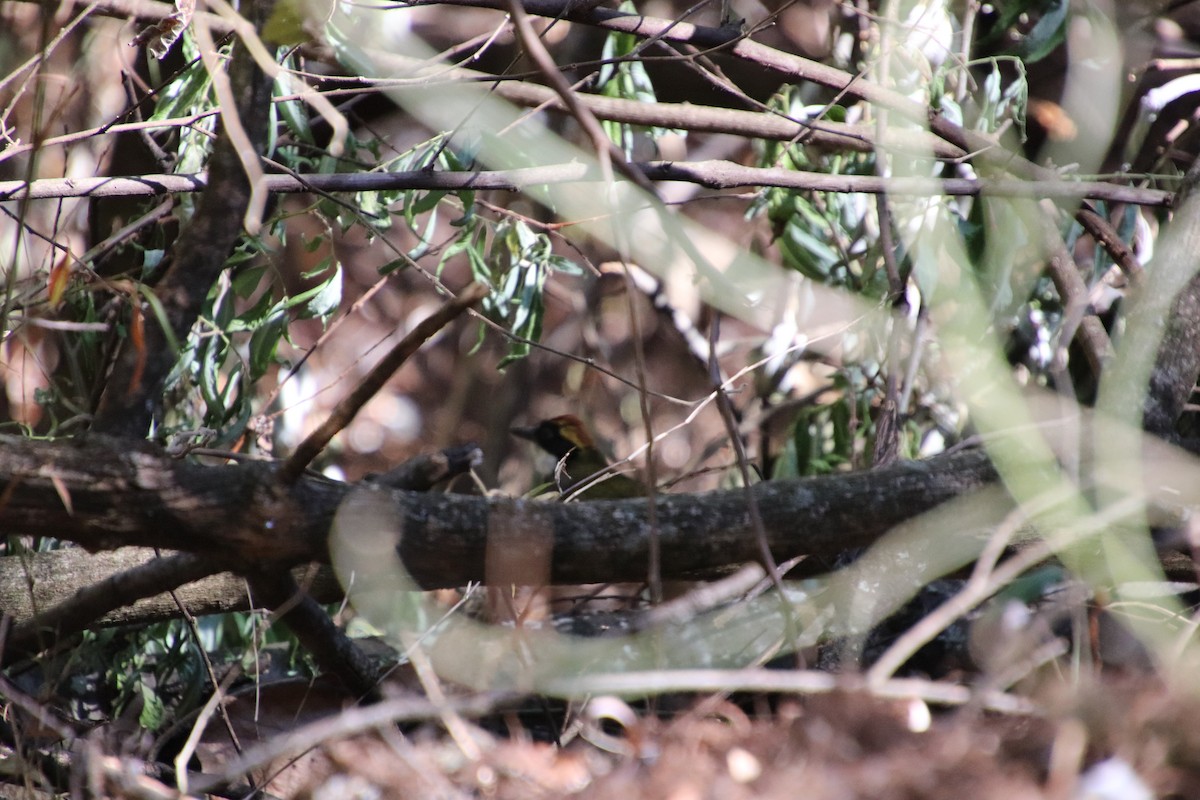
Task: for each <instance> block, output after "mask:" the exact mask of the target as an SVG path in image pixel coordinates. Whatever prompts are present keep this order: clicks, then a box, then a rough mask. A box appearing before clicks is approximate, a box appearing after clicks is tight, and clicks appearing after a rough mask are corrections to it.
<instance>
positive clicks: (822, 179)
mask: <svg viewBox="0 0 1200 800" xmlns="http://www.w3.org/2000/svg"><path fill="white" fill-rule="evenodd" d="M631 166H633V167H634V168H636V169H638V170H639V171H641V172H642V174H644V175H645V177H646V178H648V179H650V180H654V181H680V182H686V183H697V184H700V185H701V186H704V187H705V188H708V189H735V188H740V187H757V186H776V187H780V188H785V189H796V190H798V191H815V192H861V193H863V194H879V193H882V192H887V193H888V194H893V195H916V196H922V197H924V196H938V195H952V196H963V195H978V194H982V193H984V192H986V193H987V194H988V195H991V196H995V197H1028V198H1036V199H1042V198H1046V199H1050V200H1079V199H1084V198H1086V199H1093V200H1105V201H1108V202H1113V203H1130V204H1132V205H1141V206H1148V207H1162V208H1170V207H1172V206H1173V205H1174V193H1173V192H1168V191H1164V190H1162V189H1143V188H1139V187H1135V186H1122V185H1119V184H1114V183H1105V182H1103V181H1071V180H1052V181H1047V182H1040V183H1039V182H1031V181H1025V180H1014V179H1000V180H971V179H967V178H944V179H937V178H881V177H879V176H877V175H829V174H827V173H822V172H802V171H798V170H789V169H781V168H774V167H745V166H742V165H740V164H735V163H733V162H731V161H692V162H680V161H646V162H634V163H633V164H632V165H631ZM601 179H602V176H601V175H600V173H599V172H598V171H596V170H592V169H588V167H587V166H585V165H583V164H576V163H571V164H549V165H545V166H540V167H525V168H518V169H509V170H479V171H474V172H453V171H443V170H412V171H407V172H351V173H332V174H322V175H302V176H299V175H298V176H292V175H267V176H265V177H264V178H263V185H264V187H265V188H266V189H267V190H268V191H271V192H279V193H296V192H311V191H322V192H369V191H394V190H399V189H433V190H447V191H455V190H459V189H471V190H477V191H483V190H489V189H490V190H499V191H511V192H519V191H523V190H525V189H527V188H529V187H531V186H538V185H548V184H559V183H575V182H579V181H587V180H592V181H599V180H601ZM207 183H208V179H207V176H206V175H204V174H198V175H142V176H136V177H126V178H116V177H114V178H83V179H80V178H47V179H44V180H35V181H0V201H4V200H24V199H32V200H44V199H52V198H60V197H132V196H148V195H166V194H178V193H186V192H199V191H203V190H204V189H205V187H206V185H207Z"/></svg>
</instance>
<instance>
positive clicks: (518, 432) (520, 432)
mask: <svg viewBox="0 0 1200 800" xmlns="http://www.w3.org/2000/svg"><path fill="white" fill-rule="evenodd" d="M509 432H510V433H512V435H513V436H520V437H521V438H522V439H528V440H529V441H531V442H533V441H536V440H537V426H536V425H535V426H533V427H531V428H509Z"/></svg>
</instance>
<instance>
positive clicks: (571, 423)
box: [512, 414, 596, 459]
mask: <svg viewBox="0 0 1200 800" xmlns="http://www.w3.org/2000/svg"><path fill="white" fill-rule="evenodd" d="M512 432H513V434H514V435H516V436H520V437H521V438H522V439H528V440H529V441H531V442H534V443H536V444H537V445H538V446H539V447H541V448H542V449H543V450H545V451H546V452H547V453H549V454H550V455H552V456H554V457H555V458H560V459H561V458H565V457H566V456H567V454H568V453H570V452H571V451H572V450H575V451H585V450H595V449H596V443H595V442H594V441H593V440H592V436H591V434H589V433H588V431H587V428H585V427H584V425H583V422H581V421H580V419H579V417H577V416H575V415H574V414H563V415H562V416H559V417H552V418H551V419H546V420H542V421H541V422H539V423H538V424H537V425H534V426H532V427H528V428H513V429H512Z"/></svg>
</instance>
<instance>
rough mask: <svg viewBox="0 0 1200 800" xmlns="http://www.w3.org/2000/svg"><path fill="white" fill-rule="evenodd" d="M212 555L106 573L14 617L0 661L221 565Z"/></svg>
mask: <svg viewBox="0 0 1200 800" xmlns="http://www.w3.org/2000/svg"><path fill="white" fill-rule="evenodd" d="M222 569H223V568H222V567H221V566H220V565H219V564H217V563H216V562H214V561H213V560H212V559H211V558H208V557H206V556H203V555H199V554H196V553H177V554H175V555H172V556H168V557H166V558H157V559H154V560H153V561H150V562H147V563H145V564H142V565H140V566H137V567H133V568H131V569H127V570H125V571H123V572H119V573H117V574H115V575H110V576H109V577H107V578H105V579H104V580H102V581H99V582H97V583H94V584H92V585H91V586H87V587H85V588H83V589H80V590H79V591H78V592H76V593H75V595H74V596H73V597H71V598H70V599H68V600H65V601H63V602H61V603H59V604H57V605H55V606H53V607H51V608H48V609H46V610H44V611H39V612H38V613H37V615H36V616H34V617H33V618H32V619H28V620H25V621H24V622H19V623H17V624H16V625H14V626H13V628H12V631H11V633H10V634H9V638H8V643H7V647H6V648H5V652H4V654H3V657H4V660H5V661H12V660H13V659H15V658H18V657H22V656H24V655H27V654H29V653H31V652H33V651H35V650H39V649H42V646H41V645H39V640H40V639H41V638H42V637H43V636H45V635H47V634H48V635H49V636H50V637H51V638H53V639H55V640H57V639H61V638H63V637H66V636H70V635H71V634H74V633H78V632H79V631H82V630H85V629H86V628H88V627H90V626H92V625H93V624H94V623H95V622H96V620H98V619H100V618H101V617H103V616H104V615H105V614H108V613H109V612H111V611H114V610H116V609H118V608H121V607H122V606H127V605H133V603H135V602H137V601H138V600H141V599H142V598H145V597H153V596H155V595H157V594H161V593H163V592H166V591H170V590H172V589H175V588H176V587H179V586H182V585H184V584H185V583H191V582H193V581H198V580H200V579H201V578H205V577H208V576H209V575H214V574H216V573H218V572H221V571H222Z"/></svg>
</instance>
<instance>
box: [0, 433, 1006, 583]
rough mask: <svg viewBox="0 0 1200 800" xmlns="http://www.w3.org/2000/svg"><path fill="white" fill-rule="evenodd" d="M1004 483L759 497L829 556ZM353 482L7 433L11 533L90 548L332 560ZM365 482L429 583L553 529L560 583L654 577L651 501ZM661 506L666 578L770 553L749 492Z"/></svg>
mask: <svg viewBox="0 0 1200 800" xmlns="http://www.w3.org/2000/svg"><path fill="white" fill-rule="evenodd" d="M994 480H995V473H994V471H993V469H992V467H991V466H990V464H989V463H988V461H987V459H986V457H985V456H984V455H983V454H982V453H977V452H965V453H959V454H955V455H950V456H942V457H938V458H935V459H931V460H929V461H925V462H916V463H912V462H909V463H902V464H897V465H894V466H892V467H888V468H886V469H880V470H875V471H871V472H863V473H852V474H845V475H833V476H827V477H821V478H812V479H807V480H801V481H779V482H771V483H764V484H760V485H758V486H756V487H755V489H754V491H755V492H756V494H757V497H758V502H759V505H760V507H761V508H762V514H763V524H764V526H765V529H766V533H767V537H768V542H769V544H770V547H771V550H772V552H773V554H774V556H775V558H776V559H778V560H785V559H788V558H792V557H794V556H797V555H809V556H812V557H815V558H816V559H819V560H821V561H831V560H832V559H833V558H835V557H836V556H837V555H838V554H840V553H843V552H845V551H846V550H849V549H854V548H860V547H866V546H868V545H870V544H871V543H872V542H874V541H876V540H877V539H878V538H879V537H880V536H882V535H883V534H884V533H886V532H887V531H888V530H889V529H890V528H892V527H893V526H895V525H896V524H898V523H900V522H903V521H904V520H906V519H909V518H911V517H913V516H915V515H917V514H920V513H921V512H923V511H927V510H929V509H931V508H933V507H935V506H937V505H939V504H941V503H943V502H945V501H946V500H949V499H951V498H954V497H957V496H960V495H963V494H967V493H970V492H972V491H973V490H976V489H979V488H981V487H983V486H986V485H988V484H990V483H992V482H993V481H994ZM354 490H355V487H352V486H350V485H347V484H342V483H336V482H332V481H326V480H320V479H315V478H305V479H303V480H301V481H299V482H297V483H296V484H295V485H294V486H292V487H287V488H283V487H280V486H279V485H278V484H277V483H276V482H275V480H274V478H273V473H272V471H271V469H270V468H269V467H267V466H264V465H262V464H239V465H233V466H223V467H205V466H198V465H194V464H188V463H184V462H180V461H176V460H173V459H171V458H170V457H168V456H166V455H165V454H163V453H161V451H159V450H157V449H156V448H154V447H153V446H151V445H148V444H143V443H130V442H126V441H122V440H116V439H110V438H107V437H102V436H97V435H93V436H89V437H88V438H87V439H86V440H82V441H71V442H43V441H32V440H26V439H21V438H17V437H0V527H2V528H3V530H5V531H6V532H7V533H9V534H24V535H40V536H55V537H58V538H60V539H65V540H69V541H74V542H77V543H78V544H80V545H82V546H84V547H86V548H88V549H90V550H107V549H114V548H117V547H123V546H127V545H137V546H142V547H160V548H163V549H171V550H178V551H181V552H186V553H197V554H200V555H204V556H208V557H212V558H215V559H218V560H219V561H220V562H222V563H224V564H226V565H228V568H230V569H234V570H235V571H239V570H240V571H250V570H252V569H254V568H255V567H256V566H258V565H265V564H274V565H281V566H294V565H297V564H301V563H305V562H308V561H322V562H324V561H328V560H329V552H328V546H327V535H328V532H329V529H330V525H331V523H332V521H333V517H334V514H335V513H336V512H337V510H338V507H339V505H340V504H341V503H342V502H344V501H346V500H347V498H348V497H350V496H351V492H352V491H354ZM357 490H358V491H367V492H381V493H384V494H386V495H387V496H388V497H389V499H390V500H391V502H393V503H394V504H395V507H396V509H397V519H398V528H399V530H397V531H395V533H394V535H395V536H396V541H397V544H396V547H397V548H398V551H399V553H400V554H401V556H402V557H403V559H404V563H405V566H406V567H407V569H408V570H409V572H410V573H411V574H412V576H413V577H414V578H415V579H416V580H417V581H418V582H419V583H420V584H422V585H423V586H426V587H445V586H461V585H463V584H465V583H467V582H469V581H482V580H485V579H486V576H487V575H486V571H485V561H486V559H485V553H486V552H487V548H488V544H489V537H490V539H491V542H492V545H493V546H495V545H496V543H497V542H503V543H504V545H503V546H504V547H508V548H511V547H521V546H522V543H523V542H529V543H535V544H536V542H538V541H542V540H544V538H545V537H546V536H547V535H549V541H551V542H552V554H553V555H552V559H551V565H550V573H549V579H550V580H552V581H556V582H563V583H600V582H606V581H627V580H641V579H643V578H644V577H645V574H646V557H647V552H648V545H649V540H650V536H651V528H650V524H649V522H648V520H647V515H646V501H645V500H622V501H611V502H593V503H568V504H561V503H545V502H537V501H529V500H514V499H506V498H484V497H474V496H465V495H448V494H428V493H416V492H407V491H401V490H390V489H387V488H385V487H368V486H364V487H360V488H359V489H357ZM351 502H353V500H351ZM656 505H657V509H656V511H657V521H658V535H659V540H660V543H661V547H662V565H663V577H664V578H686V577H692V576H696V575H700V574H713V573H719V572H721V571H722V570H724V569H726V568H728V567H729V566H730V565H735V564H740V563H744V562H747V561H756V560H757V559H758V557H759V552H760V550H759V545H758V540H757V538H756V534H755V531H754V529H753V526H752V525H751V523H750V520H749V517H748V514H747V511H746V498H745V495H744V493H743V492H742V491H740V490H739V491H730V492H710V493H707V494H702V495H683V494H681V495H664V496H661V497H659V498H657V503H656ZM351 533H352V532H351ZM530 546H534V545H533V544H531V545H530Z"/></svg>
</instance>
